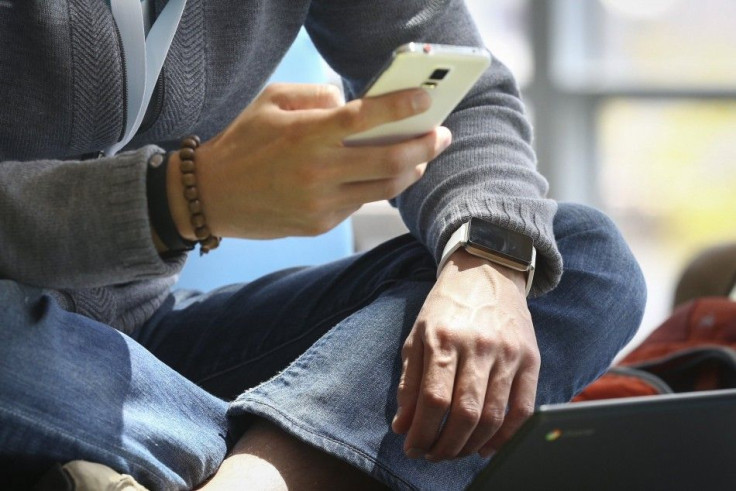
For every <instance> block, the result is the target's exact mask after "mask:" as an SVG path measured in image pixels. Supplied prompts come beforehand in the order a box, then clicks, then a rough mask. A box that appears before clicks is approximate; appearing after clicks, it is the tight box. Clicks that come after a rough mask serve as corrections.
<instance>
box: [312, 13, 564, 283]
mask: <svg viewBox="0 0 736 491" xmlns="http://www.w3.org/2000/svg"><path fill="white" fill-rule="evenodd" d="M307 29H308V31H309V33H310V35H311V37H312V38H313V40H314V42H315V45H316V46H317V48H318V49H319V50H320V52H321V54H322V56H323V57H324V58H325V60H326V61H327V62H328V63H329V64H330V65H331V66H332V67H333V69H335V71H337V72H338V73H339V74H340V75H341V76H342V77H343V80H344V83H345V87H346V91H347V93H348V94H347V95H348V97H349V98H352V97H355V96H356V94H360V93H361V92H362V90H363V89H364V87H365V86H366V84H367V83H368V82H369V81H370V80H371V79H372V77H373V76H374V75H375V73H377V72H378V70H379V69H380V68H381V66H382V65H383V64H384V63H385V62H386V60H387V59H388V58H389V57H390V54H391V52H392V51H393V50H394V49H395V48H396V47H397V46H400V45H402V44H405V43H408V42H412V41H414V42H429V43H440V44H452V45H469V46H482V45H483V42H482V40H481V37H480V35H479V33H478V30H477V28H476V26H475V24H474V22H473V20H472V18H471V16H470V13H469V12H468V10H467V7H466V6H465V4H464V2H463V0H405V1H402V2H394V1H389V0H356V1H353V2H343V1H338V0H314V1H313V2H312V7H311V8H310V12H309V18H308V20H307ZM444 125H445V126H447V127H448V128H449V129H450V130H451V131H452V134H453V144H452V145H451V146H450V147H449V148H448V149H447V150H446V151H445V152H444V153H443V154H442V155H440V156H439V157H438V158H437V159H435V160H434V161H432V162H431V163H430V165H429V166H428V167H427V171H426V173H425V175H424V177H423V178H422V179H421V180H420V181H418V182H417V183H415V184H414V185H413V186H411V187H410V188H409V189H407V190H406V191H405V192H404V193H402V194H401V195H400V196H398V197H397V198H396V199H395V200H394V204H395V205H396V206H397V207H398V209H399V211H400V213H401V216H402V218H403V220H404V222H405V223H406V225H407V227H408V228H409V230H410V231H411V233H412V234H413V235H414V236H415V237H417V238H418V239H419V240H421V241H422V242H423V243H424V244H425V245H426V246H427V248H428V249H429V250H430V251H431V252H432V253H433V254H434V256H435V259H436V260H438V261H439V258H440V256H441V254H442V250H443V248H444V245H445V243H446V242H447V240H448V239H449V237H450V235H451V234H452V232H453V231H455V230H456V229H457V228H458V227H459V226H460V225H461V224H462V223H463V222H464V221H466V220H467V219H468V218H469V217H471V216H472V217H480V218H485V219H487V220H490V221H492V222H494V223H496V224H499V225H502V226H504V227H508V228H511V229H513V230H516V231H518V232H522V233H524V234H527V235H529V236H531V237H532V238H533V239H534V243H535V247H536V248H537V273H536V275H535V281H534V286H533V289H532V295H533V296H538V295H540V294H543V293H545V292H547V291H549V290H550V289H552V288H553V287H554V286H556V284H557V283H558V282H559V279H560V276H561V275H562V258H561V256H560V254H559V251H558V250H557V246H556V244H555V240H554V234H553V230H552V221H553V218H554V214H555V212H556V209H557V206H556V203H555V202H554V201H553V200H550V199H548V198H547V197H546V194H547V189H548V185H547V181H546V180H545V179H544V178H543V177H542V176H541V175H540V174H539V173H538V172H537V169H536V157H535V154H534V151H533V150H532V147H531V138H532V131H531V126H530V124H529V122H528V120H527V117H526V115H525V113H524V107H523V104H522V102H521V100H520V96H519V91H518V88H517V85H516V82H515V81H514V78H513V76H512V75H511V73H510V72H509V71H508V69H507V68H506V67H505V66H504V65H503V64H502V63H501V62H499V61H498V60H496V59H495V58H494V60H493V62H492V64H491V66H490V67H489V69H488V70H487V71H486V73H485V74H484V75H483V76H482V77H481V79H480V81H479V82H478V83H477V84H476V85H475V87H474V88H473V89H472V91H471V92H470V93H469V94H468V95H467V96H466V97H465V99H464V100H463V101H462V102H461V103H460V104H459V105H458V107H457V108H456V109H455V111H454V112H453V113H452V114H451V115H450V116H449V117H448V119H447V120H446V121H445V123H444Z"/></svg>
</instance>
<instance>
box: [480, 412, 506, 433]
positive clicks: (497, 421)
mask: <svg viewBox="0 0 736 491" xmlns="http://www.w3.org/2000/svg"><path fill="white" fill-rule="evenodd" d="M505 419H506V412H505V411H504V410H502V409H498V408H491V409H487V410H485V411H483V414H482V415H481V417H480V424H481V425H483V426H485V427H487V428H492V429H497V428H500V427H501V425H502V424H503V422H504V420H505Z"/></svg>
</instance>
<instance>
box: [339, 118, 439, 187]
mask: <svg viewBox="0 0 736 491" xmlns="http://www.w3.org/2000/svg"><path fill="white" fill-rule="evenodd" d="M451 142H452V133H450V130H449V129H447V128H445V127H443V126H441V127H439V128H436V129H435V130H434V131H432V132H430V133H428V134H426V135H424V136H422V137H419V138H413V139H411V140H407V141H404V142H401V143H396V144H394V145H388V146H384V147H381V146H374V147H370V146H366V147H348V148H344V149H343V150H342V152H344V154H345V159H344V160H345V162H344V164H345V165H342V166H340V168H339V171H340V172H341V176H340V177H341V178H342V179H343V181H345V182H359V181H370V180H376V179H391V178H395V177H397V176H399V175H400V174H401V173H403V172H406V171H408V170H411V169H412V168H414V167H415V166H416V165H417V164H421V163H426V162H429V161H431V160H433V159H435V158H436V157H437V156H438V155H440V154H441V153H442V152H443V151H444V150H445V149H446V148H447V147H448V146H449V145H450V143H451Z"/></svg>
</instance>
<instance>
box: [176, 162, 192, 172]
mask: <svg viewBox="0 0 736 491" xmlns="http://www.w3.org/2000/svg"><path fill="white" fill-rule="evenodd" d="M179 170H180V171H181V173H182V174H192V173H194V161H193V160H182V161H181V163H180V164H179Z"/></svg>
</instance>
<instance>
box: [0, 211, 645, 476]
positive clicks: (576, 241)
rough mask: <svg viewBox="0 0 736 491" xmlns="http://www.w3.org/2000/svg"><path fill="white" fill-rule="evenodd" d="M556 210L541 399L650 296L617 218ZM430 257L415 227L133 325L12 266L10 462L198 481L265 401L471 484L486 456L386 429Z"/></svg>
mask: <svg viewBox="0 0 736 491" xmlns="http://www.w3.org/2000/svg"><path fill="white" fill-rule="evenodd" d="M554 225H555V235H556V239H557V241H558V246H559V249H560V251H561V252H562V254H563V258H564V260H565V270H564V273H563V276H562V282H561V284H560V286H559V287H558V288H556V289H555V290H553V291H552V292H550V293H549V294H547V295H544V296H543V297H540V298H537V299H534V300H530V303H529V305H530V310H531V312H532V316H533V319H534V325H535V328H536V331H537V337H538V344H539V347H540V351H541V355H542V367H541V374H540V383H539V389H538V400H537V402H538V403H540V404H541V403H547V402H561V401H565V400H568V399H569V398H570V397H572V395H573V394H575V393H576V392H577V391H579V390H580V389H582V388H583V387H584V386H585V385H587V383H589V382H590V381H592V380H593V379H594V378H595V377H596V376H598V375H599V374H601V373H602V372H603V371H604V370H605V369H606V368H607V367H608V365H609V364H610V362H611V360H612V359H613V357H614V356H615V354H616V353H617V352H618V351H619V349H620V348H621V347H623V346H624V344H625V343H626V342H627V341H628V340H629V339H630V338H631V337H632V336H633V334H634V332H635V331H636V328H637V327H638V325H639V322H640V320H641V315H642V311H643V306H644V302H645V291H644V282H643V279H642V275H641V272H640V271H639V268H638V266H637V264H636V262H635V260H634V259H633V257H632V255H631V253H630V251H629V249H628V247H627V246H626V245H625V243H624V242H623V240H622V238H621V237H620V235H619V234H618V232H617V231H616V229H615V227H614V226H613V224H612V223H611V222H610V220H608V219H607V218H606V217H605V216H604V215H602V214H600V213H599V212H597V211H595V210H593V209H590V208H586V207H582V206H578V205H566V204H563V205H561V206H560V209H559V212H558V214H557V217H556V219H555V224H554ZM434 274H435V263H434V260H433V258H432V256H431V255H430V254H429V253H428V251H427V250H426V249H425V248H424V247H423V246H421V245H420V244H419V243H418V242H416V241H415V240H414V239H413V238H412V237H410V236H403V237H399V238H397V239H394V240H392V241H389V242H387V243H385V244H383V245H381V246H379V247H378V248H376V249H374V250H372V251H370V252H368V253H366V254H362V255H356V256H352V257H350V258H346V259H344V260H341V261H337V262H334V263H330V264H327V265H323V266H318V267H314V268H295V269H291V270H286V271H281V272H277V273H274V274H271V275H268V276H266V277H264V278H261V279H259V280H257V281H254V282H252V283H249V284H247V285H234V286H232V287H226V288H222V289H220V290H217V291H215V292H212V293H209V294H206V295H200V294H196V293H193V292H177V293H176V294H175V295H173V296H172V297H171V298H169V300H168V301H167V303H166V304H165V305H164V307H162V308H161V309H159V311H158V312H157V314H156V315H155V316H154V318H152V319H151V320H150V321H149V322H148V323H147V324H146V325H145V326H143V327H142V328H141V329H139V330H138V331H136V332H134V333H133V334H132V337H127V336H125V335H123V334H121V333H119V332H117V331H115V330H113V329H111V328H109V327H108V326H105V325H102V324H99V323H96V322H94V321H91V320H89V319H86V318H84V317H81V316H79V315H76V314H69V313H67V312H65V311H63V310H61V309H59V308H58V306H56V305H55V303H54V302H53V300H52V299H51V298H50V297H48V296H46V295H45V294H44V292H43V291H40V290H35V289H31V288H26V287H21V286H19V285H17V284H15V283H12V282H0V309H1V310H0V319H1V320H2V329H0V463H1V464H2V465H3V466H4V467H5V469H3V470H6V471H7V469H8V466H9V465H12V466H13V468H14V469H15V470H16V471H27V472H40V471H41V470H42V469H43V468H45V467H47V466H48V465H49V464H50V463H51V462H53V461H66V460H71V459H75V458H83V459H87V460H93V461H96V462H100V463H104V464H107V465H110V466H111V467H113V468H115V469H116V470H118V471H120V472H125V473H128V474H131V475H133V476H134V477H136V479H137V480H138V481H139V482H141V483H142V484H144V485H147V486H149V487H151V488H154V489H181V488H187V487H192V486H193V485H194V484H195V483H197V482H200V481H201V480H202V479H204V478H205V477H206V476H207V475H209V474H210V473H211V472H213V470H214V469H215V468H216V466H217V464H218V463H219V461H220V460H221V459H222V458H223V457H224V455H225V452H226V446H227V445H230V444H231V443H232V441H233V440H234V439H235V438H237V437H238V436H239V434H240V432H241V431H242V430H243V428H245V427H246V425H247V423H248V421H249V420H250V419H252V417H253V415H259V416H261V417H264V418H267V419H269V420H271V421H273V422H274V423H276V424H277V425H279V426H280V427H282V428H284V429H285V430H286V431H288V432H290V433H292V434H293V435H295V436H296V437H298V438H300V439H303V440H305V441H307V442H309V443H311V444H313V445H315V446H317V447H319V448H321V449H322V450H324V451H326V452H328V453H331V454H333V455H336V456H337V457H339V458H341V459H343V460H346V461H348V462H350V463H352V464H353V465H355V466H357V467H359V468H361V469H362V470H364V471H366V472H368V473H370V474H372V475H373V476H375V477H376V478H377V479H379V480H381V481H383V482H385V483H387V484H388V485H390V486H392V487H394V488H403V489H411V488H421V489H460V488H462V487H464V486H465V485H466V484H467V483H468V482H469V481H470V480H471V479H472V477H473V475H474V474H475V473H476V472H478V471H479V470H480V469H481V468H482V466H483V465H485V463H486V461H484V460H483V459H481V458H479V457H468V458H465V459H462V460H456V461H451V462H443V463H439V464H432V463H429V462H426V461H423V460H411V459H407V458H406V457H404V455H403V453H402V451H401V446H402V442H403V437H402V436H400V435H395V434H393V433H392V432H391V430H390V422H391V419H392V418H393V414H394V412H395V410H396V400H395V399H396V384H397V380H398V375H399V372H400V367H401V363H400V349H401V345H402V343H403V340H404V338H405V337H406V335H407V334H408V332H409V330H410V329H411V326H412V324H413V321H414V318H415V317H416V315H417V313H418V311H419V308H420V307H421V305H422V303H423V301H424V298H425V297H426V295H427V293H428V292H429V290H430V289H431V287H432V284H433V281H434ZM172 369H173V370H172ZM177 372H178V373H177ZM211 394H212V395H211ZM215 396H216V397H215ZM233 399H234V401H233V402H232V403H230V404H229V406H228V404H226V403H225V402H223V400H233ZM226 415H227V419H226Z"/></svg>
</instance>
